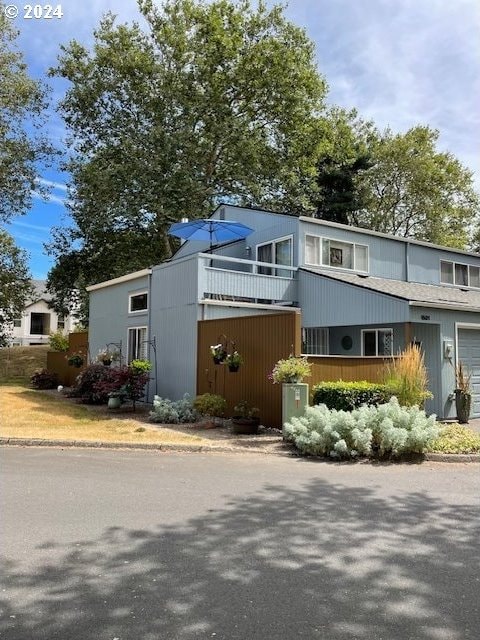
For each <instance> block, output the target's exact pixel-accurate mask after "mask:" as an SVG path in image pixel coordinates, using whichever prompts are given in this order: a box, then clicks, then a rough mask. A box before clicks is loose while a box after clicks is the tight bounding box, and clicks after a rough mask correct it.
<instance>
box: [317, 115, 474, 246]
mask: <svg viewBox="0 0 480 640" xmlns="http://www.w3.org/2000/svg"><path fill="white" fill-rule="evenodd" d="M351 131H352V132H353V133H354V134H355V135H354V138H353V140H354V143H353V145H347V146H346V147H345V148H346V149H347V153H348V149H349V148H350V149H353V151H354V152H353V153H352V154H350V158H349V157H348V156H347V159H346V161H345V160H343V158H340V163H339V164H337V165H335V164H334V165H333V178H332V175H331V164H330V165H329V164H328V160H327V171H326V170H325V166H320V171H319V181H320V184H321V189H320V193H321V194H322V193H325V190H324V187H322V180H323V184H324V183H325V180H330V183H329V184H330V185H331V183H332V182H334V181H335V180H336V183H335V184H334V185H333V187H334V188H333V189H332V192H330V193H329V192H327V194H328V195H329V196H330V201H328V200H327V204H331V202H332V201H333V204H334V207H335V206H336V210H335V212H336V214H337V216H338V215H339V212H340V213H341V214H342V215H343V216H344V219H343V220H338V218H337V221H342V222H347V223H348V224H353V225H356V226H360V227H367V228H368V229H374V230H376V231H381V232H384V233H390V234H393V235H400V236H405V237H411V238H416V239H418V240H425V241H428V242H433V243H436V244H442V245H447V246H451V247H457V248H466V247H467V246H470V247H471V246H472V244H471V239H472V235H473V233H474V230H475V229H476V227H477V226H478V223H479V214H480V202H479V197H478V193H476V191H475V188H474V183H473V176H472V172H471V171H470V170H469V169H467V168H466V167H465V166H464V165H462V163H461V162H460V161H459V160H458V159H457V158H455V157H454V156H453V155H452V154H451V153H449V152H443V151H439V150H438V148H437V145H438V137H439V133H438V131H436V130H434V129H431V128H429V127H426V126H416V127H413V128H411V129H409V130H408V131H407V132H406V133H397V134H395V133H393V132H392V131H391V130H389V129H387V130H385V131H383V132H382V131H379V130H378V129H376V128H375V127H374V126H373V125H372V124H371V123H364V124H363V125H362V126H360V127H358V123H357V124H356V126H355V127H354V128H352V129H351ZM356 149H358V150H359V154H358V155H356V152H355V150H356ZM352 158H353V164H352V161H351V159H352ZM334 159H335V157H334ZM342 162H343V164H341V163H342ZM364 163H366V164H364ZM339 165H340V166H339ZM335 170H337V173H335ZM329 171H330V173H329ZM345 186H346V187H345ZM350 187H353V189H351V188H350ZM343 189H345V191H343ZM343 196H345V197H344V199H343V200H342V197H343ZM322 205H323V203H320V209H319V215H320V217H324V213H325V212H326V213H327V216H328V211H329V210H328V207H327V208H326V209H322ZM330 208H331V207H330Z"/></svg>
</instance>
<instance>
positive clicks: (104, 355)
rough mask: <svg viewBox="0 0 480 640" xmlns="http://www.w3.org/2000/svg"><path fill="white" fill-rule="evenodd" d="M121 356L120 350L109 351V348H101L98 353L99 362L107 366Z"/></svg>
mask: <svg viewBox="0 0 480 640" xmlns="http://www.w3.org/2000/svg"><path fill="white" fill-rule="evenodd" d="M119 357H120V354H119V352H118V351H116V350H115V351H109V350H108V349H100V350H99V352H98V354H97V358H96V360H97V362H101V363H102V364H103V365H104V366H105V367H109V366H110V365H111V364H112V362H115V361H116V360H118V359H119Z"/></svg>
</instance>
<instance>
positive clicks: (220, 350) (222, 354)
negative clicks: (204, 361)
mask: <svg viewBox="0 0 480 640" xmlns="http://www.w3.org/2000/svg"><path fill="white" fill-rule="evenodd" d="M210 353H211V354H212V358H213V361H214V363H215V364H223V363H224V362H225V359H226V357H227V350H226V349H225V346H224V345H223V344H222V343H221V342H220V343H219V344H212V346H211V347H210Z"/></svg>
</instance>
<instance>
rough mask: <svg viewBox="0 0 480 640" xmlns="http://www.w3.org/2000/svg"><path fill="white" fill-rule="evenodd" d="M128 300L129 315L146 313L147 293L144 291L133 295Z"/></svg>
mask: <svg viewBox="0 0 480 640" xmlns="http://www.w3.org/2000/svg"><path fill="white" fill-rule="evenodd" d="M128 300H129V302H128V311H129V313H139V312H141V311H147V309H148V293H147V292H146V291H142V293H134V294H132V295H130V296H129V298H128Z"/></svg>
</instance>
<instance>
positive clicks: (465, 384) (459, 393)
mask: <svg viewBox="0 0 480 640" xmlns="http://www.w3.org/2000/svg"><path fill="white" fill-rule="evenodd" d="M471 377H472V375H471V374H470V373H468V372H467V371H466V370H465V367H464V364H463V362H462V361H461V360H459V361H458V364H457V366H456V367H455V382H456V389H455V407H456V410H457V420H458V421H459V422H460V423H461V424H467V423H468V419H469V417H470V410H471V407H472V388H471V385H470V381H471Z"/></svg>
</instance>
